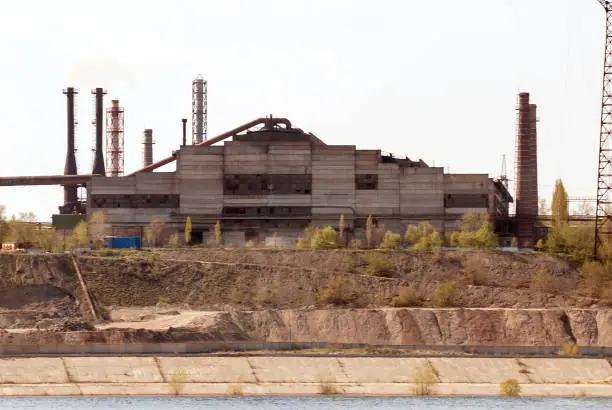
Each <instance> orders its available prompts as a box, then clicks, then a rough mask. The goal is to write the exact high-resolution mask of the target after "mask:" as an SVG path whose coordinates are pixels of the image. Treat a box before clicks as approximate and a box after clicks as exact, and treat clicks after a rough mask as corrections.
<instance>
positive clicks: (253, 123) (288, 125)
mask: <svg viewBox="0 0 612 410" xmlns="http://www.w3.org/2000/svg"><path fill="white" fill-rule="evenodd" d="M260 124H264V125H265V126H266V128H270V127H272V126H273V125H276V124H283V125H285V127H286V128H287V129H290V128H291V121H289V120H288V119H286V118H258V119H256V120H253V121H251V122H248V123H246V124H244V125H241V126H240V127H238V128H234V129H233V130H230V131H227V132H224V133H223V134H221V135H217V136H216V137H215V138H211V139H209V140H207V141H204V142H201V143H199V144H196V146H197V147H205V146H208V145H213V144H216V143H217V142H220V141H223V140H224V139H227V138H229V137H232V136H234V135H236V134H238V133H241V132H243V131H246V130H248V129H249V128H252V127H254V126H256V125H260ZM174 160H176V156H175V155H172V156H170V157H167V158H164V159H162V160H161V161H158V162H156V163H154V164H151V165H149V166H148V167H144V168H142V169H139V170H138V171H134V172H132V173H131V174H129V175H127V176H132V175H136V174H139V173H141V172H151V171H153V170H155V169H157V168H159V167H163V166H164V165H167V164H169V163H171V162H173V161H174Z"/></svg>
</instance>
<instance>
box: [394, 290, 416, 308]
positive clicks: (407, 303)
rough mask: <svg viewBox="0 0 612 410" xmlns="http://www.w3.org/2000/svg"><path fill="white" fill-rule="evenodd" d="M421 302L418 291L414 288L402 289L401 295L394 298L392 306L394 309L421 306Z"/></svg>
mask: <svg viewBox="0 0 612 410" xmlns="http://www.w3.org/2000/svg"><path fill="white" fill-rule="evenodd" d="M420 304H421V301H420V299H419V295H418V294H417V291H416V289H414V288H412V287H407V288H402V289H401V290H400V291H399V295H397V296H393V298H392V299H391V306H393V307H411V306H419V305H420Z"/></svg>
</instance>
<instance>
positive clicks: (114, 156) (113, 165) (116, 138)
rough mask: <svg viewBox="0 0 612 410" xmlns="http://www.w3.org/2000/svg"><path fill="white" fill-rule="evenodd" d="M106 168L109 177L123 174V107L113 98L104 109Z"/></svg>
mask: <svg viewBox="0 0 612 410" xmlns="http://www.w3.org/2000/svg"><path fill="white" fill-rule="evenodd" d="M106 169H107V170H108V172H109V173H110V176H111V177H118V176H121V175H123V107H119V100H113V101H112V103H111V106H110V108H108V109H107V110H106Z"/></svg>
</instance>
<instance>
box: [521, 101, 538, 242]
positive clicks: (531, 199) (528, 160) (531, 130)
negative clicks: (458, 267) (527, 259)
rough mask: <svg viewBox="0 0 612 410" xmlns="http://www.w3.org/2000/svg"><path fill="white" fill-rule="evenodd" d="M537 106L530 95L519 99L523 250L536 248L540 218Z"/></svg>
mask: <svg viewBox="0 0 612 410" xmlns="http://www.w3.org/2000/svg"><path fill="white" fill-rule="evenodd" d="M536 124H537V106H536V105H535V104H530V103H529V93H520V94H519V95H518V106H517V145H516V220H517V242H518V246H519V248H533V246H534V243H535V242H534V224H535V221H536V218H537V216H538V144H537V126H536Z"/></svg>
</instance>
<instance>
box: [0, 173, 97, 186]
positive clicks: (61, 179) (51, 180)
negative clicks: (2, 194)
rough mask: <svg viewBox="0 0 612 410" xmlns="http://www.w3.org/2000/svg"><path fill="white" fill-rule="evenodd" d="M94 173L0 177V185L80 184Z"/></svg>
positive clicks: (84, 182)
mask: <svg viewBox="0 0 612 410" xmlns="http://www.w3.org/2000/svg"><path fill="white" fill-rule="evenodd" d="M93 176H94V175H42V176H16V177H0V186H23V185H82V184H86V183H87V182H89V180H90V179H91V178H92V177H93Z"/></svg>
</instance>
